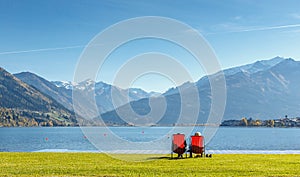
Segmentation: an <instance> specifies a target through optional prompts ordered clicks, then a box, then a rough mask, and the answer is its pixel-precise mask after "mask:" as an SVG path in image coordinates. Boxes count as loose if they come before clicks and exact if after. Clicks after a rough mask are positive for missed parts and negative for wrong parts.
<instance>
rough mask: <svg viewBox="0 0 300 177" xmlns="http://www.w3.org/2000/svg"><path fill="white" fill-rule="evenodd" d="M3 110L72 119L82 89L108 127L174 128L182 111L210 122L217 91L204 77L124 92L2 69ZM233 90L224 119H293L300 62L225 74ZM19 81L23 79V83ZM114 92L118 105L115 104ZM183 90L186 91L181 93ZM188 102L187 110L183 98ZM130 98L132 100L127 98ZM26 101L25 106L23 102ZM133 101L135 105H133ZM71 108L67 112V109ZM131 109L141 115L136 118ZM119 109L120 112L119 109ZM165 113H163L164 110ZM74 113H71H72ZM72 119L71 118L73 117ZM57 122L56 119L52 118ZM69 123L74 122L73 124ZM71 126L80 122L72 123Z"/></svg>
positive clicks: (299, 101)
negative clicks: (91, 97) (136, 122)
mask: <svg viewBox="0 0 300 177" xmlns="http://www.w3.org/2000/svg"><path fill="white" fill-rule="evenodd" d="M219 74H220V73H216V74H214V75H212V76H211V77H210V78H211V79H216V80H217V79H218V77H219ZM0 75H1V77H0V78H1V79H0V85H1V87H0V97H1V102H0V107H1V108H5V109H22V110H24V109H28V110H32V111H42V112H51V111H52V112H53V111H54V112H61V111H64V112H67V113H68V115H72V110H73V106H72V89H74V88H76V89H82V90H84V91H86V92H89V93H92V94H94V95H95V100H96V104H97V107H98V109H99V111H100V113H102V115H101V117H102V119H103V120H104V121H105V122H106V123H111V124H122V125H124V124H125V125H126V124H128V123H129V122H125V121H124V120H123V119H124V117H120V114H119V113H120V112H121V113H122V116H125V117H126V116H127V117H130V121H132V120H133V124H134V120H137V119H145V120H143V121H140V122H141V123H144V124H160V125H172V124H174V123H176V122H177V119H178V117H179V115H180V111H181V110H182V107H181V106H183V109H187V110H189V111H188V113H187V114H186V116H187V120H189V119H188V117H193V116H195V114H197V113H195V112H193V111H194V110H198V109H199V115H198V121H197V123H205V122H206V120H207V117H208V115H209V112H210V106H211V88H210V83H209V80H208V77H207V76H205V77H202V78H201V79H199V80H198V81H197V82H195V83H185V84H183V85H181V86H179V87H178V88H171V89H169V90H168V91H167V92H165V93H163V94H161V95H160V94H158V93H147V92H145V91H143V90H141V89H135V88H131V89H120V88H118V87H115V86H112V85H109V84H106V83H103V82H98V83H94V82H93V81H91V80H87V81H85V82H82V83H71V82H63V81H55V82H50V81H47V80H46V79H44V78H42V77H40V76H37V75H36V74H33V73H30V72H23V73H19V74H15V75H14V76H13V75H11V74H9V73H8V72H6V71H5V70H4V69H1V70H0ZM224 75H225V78H226V87H227V103H226V109H225V114H224V117H223V120H228V119H241V118H242V117H247V118H249V117H252V118H253V119H256V118H257V119H262V120H263V119H275V118H280V117H284V116H285V115H289V116H292V117H296V116H299V115H300V111H298V108H299V106H300V92H299V88H300V78H299V76H300V62H299V61H294V60H293V59H284V58H280V57H276V58H273V59H271V60H263V61H257V62H255V63H253V64H248V65H244V66H240V67H234V68H230V69H226V70H224ZM17 78H18V79H17ZM193 88H196V89H197V91H198V95H199V99H200V106H198V107H196V106H197V105H195V104H193V102H192V101H191V102H189V100H193V99H194V98H195V94H194V93H193V91H192V89H193ZM112 89H113V90H114V91H115V92H114V94H115V95H114V96H115V97H114V98H117V101H116V103H115V105H113V103H112V95H111V91H112ZM179 90H181V92H180V91H179ZM182 94H184V96H185V97H186V98H188V99H186V101H185V102H184V103H183V105H181V103H182V100H181V96H182ZM127 95H129V97H128V98H129V100H128V99H127ZM20 100H25V101H20ZM149 100H151V106H152V108H153V109H154V108H160V105H162V103H163V102H164V101H165V103H166V109H165V112H163V116H162V119H159V120H157V116H158V115H156V114H152V115H150V114H148V113H149V112H151V107H150V106H149ZM129 102H130V103H129ZM62 105H63V106H64V107H65V108H64V107H63V106H62ZM129 106H130V107H131V108H132V109H133V111H134V113H136V117H135V115H133V116H132V112H131V110H129V109H128V108H129ZM115 108H117V109H116V110H114V109H115ZM161 109H163V108H161ZM69 110H70V111H69ZM69 117H71V116H69ZM51 119H53V120H54V118H53V117H52V118H51ZM68 121H69V119H68ZM69 122H73V123H76V121H74V120H72V121H69Z"/></svg>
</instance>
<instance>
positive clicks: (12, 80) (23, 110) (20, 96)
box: [0, 68, 76, 126]
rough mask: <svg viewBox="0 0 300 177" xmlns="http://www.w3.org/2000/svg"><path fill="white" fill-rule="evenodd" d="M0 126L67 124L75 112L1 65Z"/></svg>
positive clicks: (72, 118) (71, 123)
mask: <svg viewBox="0 0 300 177" xmlns="http://www.w3.org/2000/svg"><path fill="white" fill-rule="evenodd" d="M0 98H1V101H0V126H38V125H42V126H43V125H45V126H53V125H54V126H66V125H72V126H74V125H75V124H76V118H75V116H74V113H72V112H71V111H70V110H68V109H67V108H65V107H64V106H63V105H62V104H60V103H59V102H57V101H56V100H55V99H53V98H52V97H50V96H49V95H46V94H44V93H42V92H41V91H39V90H38V89H36V88H35V87H31V86H30V85H28V84H26V83H24V82H23V81H21V80H20V79H18V78H17V77H15V76H14V75H12V74H10V73H8V72H7V71H5V70H4V69H3V68H0Z"/></svg>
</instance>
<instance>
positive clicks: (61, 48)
mask: <svg viewBox="0 0 300 177" xmlns="http://www.w3.org/2000/svg"><path fill="white" fill-rule="evenodd" d="M84 47H85V46H84V45H77V46H66V47H56V48H42V49H31V50H16V51H8V52H0V55H8V54H20V53H31V52H45V51H56V50H66V49H75V48H84Z"/></svg>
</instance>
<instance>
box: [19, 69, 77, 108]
mask: <svg viewBox="0 0 300 177" xmlns="http://www.w3.org/2000/svg"><path fill="white" fill-rule="evenodd" d="M14 76H16V77H17V78H19V79H20V80H22V81H23V82H25V83H27V84H28V85H31V86H33V87H35V88H37V89H38V90H39V91H41V92H42V93H44V94H47V95H49V96H50V97H52V98H54V99H55V100H56V101H57V102H59V103H60V104H62V105H64V106H65V107H66V108H67V109H69V110H73V105H72V91H71V90H68V89H65V88H63V87H62V88H59V87H57V86H56V85H54V84H53V83H51V82H49V81H47V80H46V79H44V78H42V77H40V76H38V75H36V74H33V73H30V72H22V73H18V74H14Z"/></svg>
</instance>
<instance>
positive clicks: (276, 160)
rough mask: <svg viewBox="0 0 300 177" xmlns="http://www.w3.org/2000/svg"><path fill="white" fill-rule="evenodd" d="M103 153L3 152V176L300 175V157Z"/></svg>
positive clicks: (0, 171) (0, 164) (0, 169)
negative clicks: (186, 156)
mask: <svg viewBox="0 0 300 177" xmlns="http://www.w3.org/2000/svg"><path fill="white" fill-rule="evenodd" d="M118 157H120V158H124V159H128V158H130V159H139V158H142V159H148V161H144V162H128V161H124V160H119V159H115V158H112V157H111V156H108V155H106V154H101V153H10V152H3V153H0V176H173V177H174V176H300V155H261V154H260V155H247V154H243V155H240V154H235V155H230V154H227V155H213V158H187V159H172V160H171V159H169V156H168V155H118Z"/></svg>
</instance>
